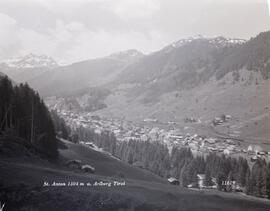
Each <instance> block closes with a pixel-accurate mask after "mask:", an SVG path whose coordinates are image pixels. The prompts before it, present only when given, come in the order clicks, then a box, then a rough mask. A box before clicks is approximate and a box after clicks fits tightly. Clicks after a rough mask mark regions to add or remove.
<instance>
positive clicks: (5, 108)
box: [0, 76, 58, 159]
mask: <svg viewBox="0 0 270 211" xmlns="http://www.w3.org/2000/svg"><path fill="white" fill-rule="evenodd" d="M0 96H1V101H0V135H1V136H3V137H5V136H9V140H10V141H12V138H10V137H14V138H16V137H19V138H22V139H24V140H26V141H27V142H28V143H29V144H30V145H29V146H32V147H33V148H34V149H35V150H36V151H37V152H38V153H40V154H41V155H43V156H44V157H46V158H49V159H55V158H56V157H57V155H58V152H57V141H56V137H55V130H54V125H53V122H52V119H51V116H50V113H49V111H48V110H47V107H46V106H45V104H44V102H43V100H42V99H41V98H40V96H39V95H38V93H36V92H35V91H34V90H33V89H31V88H30V87H29V86H28V85H27V84H20V85H13V84H12V82H11V81H10V80H9V78H8V77H7V76H5V77H1V78H0Z"/></svg>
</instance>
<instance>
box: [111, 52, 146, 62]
mask: <svg viewBox="0 0 270 211" xmlns="http://www.w3.org/2000/svg"><path fill="white" fill-rule="evenodd" d="M143 56H144V54H143V53H142V52H140V51H138V50H136V49H130V50H127V51H120V52H116V53H113V54H111V55H110V56H109V58H111V59H118V60H121V61H126V62H129V63H132V62H134V61H136V60H138V59H140V58H142V57H143Z"/></svg>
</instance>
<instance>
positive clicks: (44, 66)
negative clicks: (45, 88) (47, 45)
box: [0, 54, 58, 82]
mask: <svg viewBox="0 0 270 211" xmlns="http://www.w3.org/2000/svg"><path fill="white" fill-rule="evenodd" d="M56 67H58V64H57V63H56V61H55V60H54V59H53V58H51V57H49V56H46V55H35V54H28V55H25V56H22V57H18V58H14V59H9V60H6V61H3V62H2V63H0V68H1V71H3V72H4V73H6V74H7V75H8V76H10V77H11V78H12V79H14V80H16V81H18V82H25V81H28V80H30V79H32V78H34V77H36V76H38V75H40V74H42V73H43V72H46V71H48V70H51V69H54V68H56Z"/></svg>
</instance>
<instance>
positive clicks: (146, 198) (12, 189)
mask: <svg viewBox="0 0 270 211" xmlns="http://www.w3.org/2000/svg"><path fill="white" fill-rule="evenodd" d="M62 145H63V146H62V150H60V154H62V155H63V156H64V157H66V158H67V157H68V158H72V159H75V158H77V159H81V160H82V161H85V162H93V163H94V164H93V165H96V166H95V167H96V168H97V172H96V174H95V175H93V174H85V173H80V172H78V171H76V170H70V169H67V168H66V167H63V166H61V165H59V164H50V163H48V162H45V161H42V160H39V159H33V158H31V159H30V158H29V157H28V158H27V157H21V158H20V159H18V158H8V157H2V156H1V161H0V170H1V172H2V173H1V175H0V180H1V184H2V186H1V187H0V194H1V195H0V197H1V201H3V202H4V203H5V204H6V208H7V209H12V210H33V211H35V210H39V211H40V210H59V211H61V210H67V211H69V210H73V211H74V210H80V211H84V210H96V211H99V210H104V211H105V210H112V211H114V210H138V211H141V210H149V211H151V210H158V211H159V210H160V211H161V210H167V211H169V210H170V211H173V210H190V211H198V210H200V211H202V210H205V211H206V210H207V211H214V210H221V211H223V210H224V211H225V210H233V211H234V210H235V211H242V210H245V211H254V210H258V211H262V210H265V209H267V208H268V207H269V202H268V201H267V200H262V199H255V198H246V197H244V196H241V195H234V194H233V195H232V194H224V193H218V192H203V191H200V192H198V191H192V190H187V189H182V188H179V187H178V186H173V185H169V184H166V183H164V182H163V181H162V180H160V179H159V178H157V177H155V176H153V175H151V174H150V173H148V172H144V171H142V170H140V169H137V168H133V167H130V166H128V165H126V164H123V163H121V162H120V161H115V160H114V158H110V157H107V156H104V155H103V154H102V153H100V152H94V151H93V150H91V149H89V148H87V147H85V146H80V145H74V144H69V143H63V144H62ZM97 158H99V159H98V160H96V159H97ZM112 164H114V165H113V166H111V165H112ZM110 166H111V167H110ZM120 166H122V167H123V169H122V170H124V171H125V174H126V175H127V178H124V179H123V178H122V179H121V178H116V177H105V176H100V175H99V174H101V175H111V174H113V171H117V170H119V168H120ZM103 168H104V169H108V170H106V171H107V172H106V171H105V170H104V171H103V170H102V169H103ZM3 172H4V173H3ZM141 179H143V180H141ZM115 180H116V181H123V180H124V181H125V185H124V186H112V187H106V186H103V187H100V186H97V187H86V186H84V187H76V186H73V187H52V186H51V187H42V185H43V183H44V182H48V183H49V184H52V183H53V182H59V183H64V182H69V181H74V182H84V183H87V182H90V183H92V184H94V182H96V181H97V182H100V181H102V182H110V181H115ZM3 191H4V192H3ZM3 193H4V194H3Z"/></svg>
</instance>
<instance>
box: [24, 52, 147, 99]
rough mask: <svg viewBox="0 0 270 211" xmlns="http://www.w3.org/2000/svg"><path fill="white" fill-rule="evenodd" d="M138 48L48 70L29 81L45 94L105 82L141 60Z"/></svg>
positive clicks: (63, 91) (61, 92)
mask: <svg viewBox="0 0 270 211" xmlns="http://www.w3.org/2000/svg"><path fill="white" fill-rule="evenodd" d="M142 57H143V54H142V53H140V52H138V51H136V50H128V51H123V52H118V53H115V54H112V55H110V56H107V57H103V58H99V59H91V60H86V61H81V62H77V63H74V64H71V65H67V66H61V67H58V68H55V69H53V70H51V71H46V72H44V73H43V74H41V75H38V76H37V77H35V78H32V79H31V80H29V81H28V82H29V83H30V85H32V86H33V87H34V88H36V89H37V90H39V91H40V93H41V94H43V95H47V96H48V95H54V94H58V95H59V94H67V93H72V92H74V91H76V90H80V89H84V88H87V87H95V86H99V85H102V84H105V83H107V82H109V81H111V80H113V79H115V78H116V76H117V75H118V74H119V73H120V72H121V71H122V70H123V69H124V68H125V67H127V66H128V65H129V64H131V63H133V62H136V61H138V60H140V59H141V58H142Z"/></svg>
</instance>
